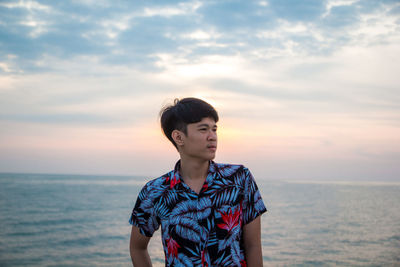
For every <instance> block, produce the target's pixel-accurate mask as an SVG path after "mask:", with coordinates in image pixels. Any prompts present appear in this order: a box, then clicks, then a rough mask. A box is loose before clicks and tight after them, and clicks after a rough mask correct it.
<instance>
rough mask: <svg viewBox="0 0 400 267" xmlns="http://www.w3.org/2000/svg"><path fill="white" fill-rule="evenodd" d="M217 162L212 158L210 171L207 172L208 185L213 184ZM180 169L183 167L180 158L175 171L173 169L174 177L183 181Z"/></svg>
mask: <svg viewBox="0 0 400 267" xmlns="http://www.w3.org/2000/svg"><path fill="white" fill-rule="evenodd" d="M216 165H217V164H216V163H215V162H214V161H212V160H210V164H209V166H208V173H207V178H206V183H207V185H208V186H210V185H211V184H212V182H213V181H214V177H215V175H216V173H217V166H216ZM180 169H181V160H178V161H177V162H176V164H175V167H174V171H173V176H172V178H173V179H175V180H178V181H181V177H182V176H181V174H180Z"/></svg>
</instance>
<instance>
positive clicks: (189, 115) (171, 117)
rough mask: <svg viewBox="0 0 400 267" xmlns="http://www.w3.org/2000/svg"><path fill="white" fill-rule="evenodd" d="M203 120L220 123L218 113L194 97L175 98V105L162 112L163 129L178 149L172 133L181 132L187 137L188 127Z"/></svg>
mask: <svg viewBox="0 0 400 267" xmlns="http://www.w3.org/2000/svg"><path fill="white" fill-rule="evenodd" d="M203 118H212V119H214V121H215V122H218V113H217V111H216V110H215V109H214V107H213V106H211V105H210V104H208V103H207V102H206V101H204V100H201V99H198V98H194V97H187V98H182V99H178V98H175V100H174V104H172V105H168V106H166V107H164V108H163V109H162V110H161V111H160V121H161V128H162V129H163V131H164V134H165V136H166V137H167V138H168V139H169V141H171V142H172V144H173V145H174V146H175V147H176V148H177V149H178V147H177V145H176V144H175V142H174V140H173V139H172V131H173V130H179V131H182V132H183V133H184V134H185V135H187V125H188V124H190V123H196V122H199V121H201V120H202V119H203Z"/></svg>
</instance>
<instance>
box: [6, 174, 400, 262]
mask: <svg viewBox="0 0 400 267" xmlns="http://www.w3.org/2000/svg"><path fill="white" fill-rule="evenodd" d="M146 181H148V179H146V178H145V177H143V176H128V175H87V174H85V175H78V174H40V173H0V204H1V205H0V223H1V225H2V226H1V228H0V266H131V261H130V256H129V235H130V228H131V226H130V225H129V223H128V220H129V217H130V213H131V211H132V208H133V205H134V203H135V201H136V198H137V194H138V192H139V190H140V189H141V187H142V186H143V185H144V184H145V182H146ZM256 181H257V184H258V186H259V189H260V192H261V195H262V197H263V200H264V202H265V204H266V206H267V209H268V212H267V213H265V214H264V215H263V216H262V245H263V259H264V265H266V266H293V265H295V266H321V265H322V266H333V265H339V266H382V265H385V266H399V265H400V205H399V203H400V182H396V181H384V182H382V181H312V180H311V181H299V180H298V181H280V180H256ZM160 240H161V239H160V231H157V233H156V234H155V235H154V237H153V238H152V240H151V242H150V245H149V253H150V256H151V258H152V261H153V265H154V266H164V253H163V250H162V245H161V241H160Z"/></svg>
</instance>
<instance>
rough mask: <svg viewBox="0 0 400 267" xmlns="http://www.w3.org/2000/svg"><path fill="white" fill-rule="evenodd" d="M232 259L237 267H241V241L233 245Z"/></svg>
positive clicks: (234, 242)
mask: <svg viewBox="0 0 400 267" xmlns="http://www.w3.org/2000/svg"><path fill="white" fill-rule="evenodd" d="M231 257H232V261H233V263H234V264H235V265H236V266H241V264H240V245H239V241H236V240H235V241H233V243H232V245H231Z"/></svg>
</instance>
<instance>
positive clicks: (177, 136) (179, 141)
mask: <svg viewBox="0 0 400 267" xmlns="http://www.w3.org/2000/svg"><path fill="white" fill-rule="evenodd" d="M183 135H184V133H183V132H181V131H178V130H173V131H172V133H171V137H172V139H173V140H174V142H175V144H176V145H177V146H183V144H184V141H183V140H184V138H183Z"/></svg>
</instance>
